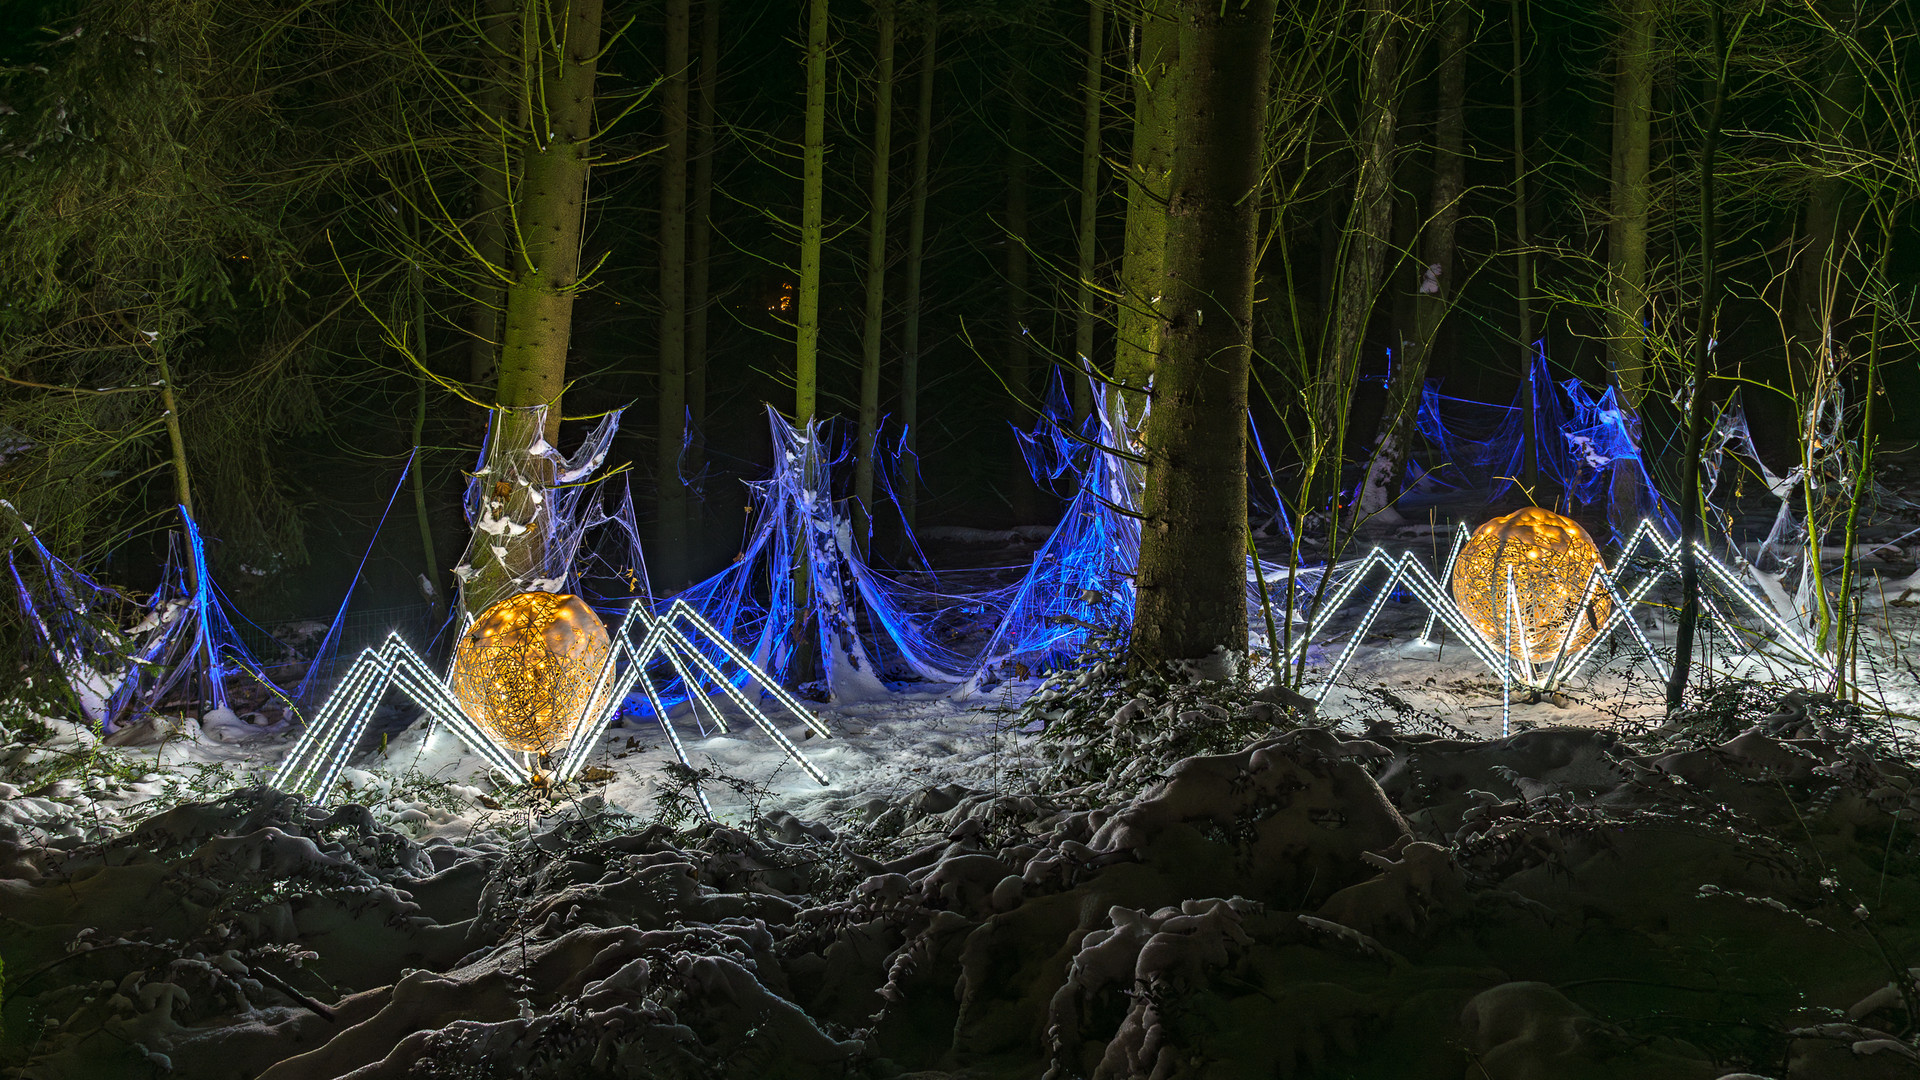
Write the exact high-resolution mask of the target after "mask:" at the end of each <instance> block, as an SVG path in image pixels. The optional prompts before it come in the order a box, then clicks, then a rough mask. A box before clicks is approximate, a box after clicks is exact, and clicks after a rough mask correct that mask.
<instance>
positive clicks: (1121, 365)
mask: <svg viewBox="0 0 1920 1080" xmlns="http://www.w3.org/2000/svg"><path fill="white" fill-rule="evenodd" d="M1141 8H1142V10H1141V14H1140V27H1139V32H1140V48H1139V54H1138V55H1137V56H1136V57H1135V58H1134V61H1133V72H1132V77H1133V151H1132V155H1131V157H1130V159H1129V161H1128V165H1127V224H1126V236H1125V239H1124V241H1123V248H1122V251H1121V256H1120V306H1119V311H1118V312H1117V313H1116V318H1115V320H1114V322H1115V332H1114V353H1113V378H1114V381H1115V382H1118V383H1120V384H1121V385H1122V386H1124V387H1129V388H1131V390H1130V391H1128V392H1124V393H1122V394H1121V395H1120V396H1119V402H1120V403H1121V404H1123V405H1124V406H1125V409H1126V415H1125V417H1123V418H1122V420H1123V422H1122V423H1121V424H1120V425H1118V426H1119V428H1120V429H1121V430H1132V429H1133V428H1134V427H1136V426H1137V425H1138V424H1139V422H1140V413H1141V407H1142V405H1143V403H1144V402H1145V400H1146V399H1145V397H1144V396H1142V393H1141V391H1143V390H1144V389H1145V388H1146V385H1147V379H1148V378H1150V377H1151V376H1152V375H1153V368H1154V358H1155V357H1156V356H1157V355H1158V354H1159V351H1160V344H1159V334H1160V315H1159V311H1158V307H1157V304H1156V301H1157V300H1158V299H1159V297H1160V294H1161V283H1162V279H1163V278H1164V276H1165V270H1166V258H1167V200H1168V197H1169V194H1170V185H1171V183H1172V179H1173V140H1174V121H1175V118H1176V117H1177V116H1178V115H1179V101H1180V71H1181V65H1180V23H1179V20H1178V18H1177V16H1176V5H1175V0H1144V2H1143V3H1142V5H1141Z"/></svg>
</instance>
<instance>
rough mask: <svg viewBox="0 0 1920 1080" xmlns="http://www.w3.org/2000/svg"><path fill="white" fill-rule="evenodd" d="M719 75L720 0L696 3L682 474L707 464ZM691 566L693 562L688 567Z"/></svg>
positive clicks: (697, 524) (690, 543)
mask: <svg viewBox="0 0 1920 1080" xmlns="http://www.w3.org/2000/svg"><path fill="white" fill-rule="evenodd" d="M719 80H720V0H705V2H704V3H702V4H701V5H700V82H699V104H698V105H697V106H696V107H695V111H696V114H695V118H694V126H693V194H692V200H693V205H692V208H691V210H690V211H689V213H688V216H687V275H688V276H687V416H688V419H689V422H690V423H691V424H692V426H693V441H692V442H691V443H690V444H688V446H687V450H686V453H687V462H686V469H685V474H686V475H688V476H693V477H699V476H703V475H705V473H706V467H707V438H706V429H707V314H708V305H709V289H710V285H711V282H712V271H713V252H712V246H713V229H712V221H711V218H712V216H713V157H714V152H715V151H714V140H715V137H716V134H717V133H716V131H715V129H714V120H715V117H716V115H717V113H718V109H719V103H718V100H717V98H718V94H719ZM704 509H705V507H704V503H703V501H702V500H700V499H696V500H695V501H694V502H692V503H690V504H688V506H687V516H686V521H687V548H688V550H689V551H698V550H699V548H700V537H701V533H702V531H703V528H702V527H703V525H704V524H705V523H704V521H703V520H702V518H703V516H704ZM689 569H693V568H689Z"/></svg>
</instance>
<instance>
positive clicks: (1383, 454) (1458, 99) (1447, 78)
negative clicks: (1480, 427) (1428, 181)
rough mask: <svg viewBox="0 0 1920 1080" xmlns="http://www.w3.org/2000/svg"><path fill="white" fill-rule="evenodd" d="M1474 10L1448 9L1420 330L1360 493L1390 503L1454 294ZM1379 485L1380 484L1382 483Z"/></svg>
mask: <svg viewBox="0 0 1920 1080" xmlns="http://www.w3.org/2000/svg"><path fill="white" fill-rule="evenodd" d="M1472 16H1473V12H1472V9H1471V7H1470V6H1469V4H1468V3H1467V0H1448V2H1447V3H1445V4H1444V5H1443V8H1442V12H1441V25H1440V39H1439V43H1438V47H1439V56H1438V62H1437V64H1436V66H1435V71H1434V79H1435V82H1436V83H1438V91H1439V101H1438V103H1437V104H1436V106H1435V109H1434V126H1433V182H1432V185H1431V187H1430V189H1429V191H1428V197H1427V221H1426V228H1425V231H1424V233H1423V235H1422V236H1421V245H1420V246H1421V252H1420V254H1421V263H1422V266H1421V271H1420V273H1419V275H1418V277H1419V284H1418V286H1417V287H1416V288H1415V290H1414V294H1413V332H1412V334H1411V335H1409V336H1408V338H1407V339H1406V340H1403V341H1401V342H1400V355H1399V356H1398V357H1396V358H1395V363H1394V364H1393V370H1392V373H1391V377H1390V379H1389V380H1388V387H1387V407H1386V411H1385V412H1384V413H1383V414H1382V415H1381V418H1380V435H1379V437H1378V439H1377V440H1376V442H1375V446H1374V459H1373V463H1372V465H1371V466H1370V467H1369V469H1368V474H1367V484H1368V489H1369V490H1368V493H1367V494H1366V495H1363V496H1362V497H1361V499H1360V504H1361V506H1362V507H1365V506H1367V505H1368V504H1369V503H1370V502H1372V503H1375V504H1377V505H1380V506H1385V505H1386V497H1387V494H1388V492H1389V491H1390V490H1391V489H1392V483H1393V481H1394V480H1395V479H1397V478H1398V477H1399V475H1400V473H1401V470H1402V469H1404V468H1405V466H1406V461H1407V450H1408V447H1409V445H1410V444H1411V440H1412V438H1413V430H1414V415H1415V413H1416V412H1417V410H1418V407H1419V403H1420V388H1421V386H1422V385H1423V384H1424V383H1425V381H1426V377H1427V369H1428V366H1429V365H1430V364H1431V362H1432V357H1433V354H1434V351H1435V348H1436V342H1437V341H1438V340H1439V337H1440V326H1441V323H1442V322H1443V321H1444V320H1445V319H1446V316H1447V311H1448V309H1449V308H1450V307H1452V297H1453V295H1454V291H1453V290H1454V286H1453V263H1454V236H1455V234H1456V233H1457V232H1458V230H1459V225H1460V198H1461V193H1462V192H1463V191H1465V190H1466V163H1467V158H1466V100H1467V52H1468V50H1469V49H1470V48H1471V47H1472V44H1473V18H1472ZM1376 489H1377V490H1376Z"/></svg>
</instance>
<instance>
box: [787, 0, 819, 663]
mask: <svg viewBox="0 0 1920 1080" xmlns="http://www.w3.org/2000/svg"><path fill="white" fill-rule="evenodd" d="M826 174H827V0H808V5H807V108H806V115H805V121H804V130H803V133H802V135H801V143H800V287H799V295H798V297H797V298H796V300H795V304H794V307H795V324H796V325H795V328H794V331H795V332H794V362H793V391H794V393H793V422H794V423H795V424H796V425H798V426H799V428H800V430H801V431H802V432H803V433H804V432H805V431H806V430H807V425H809V424H811V423H812V422H813V419H814V409H815V406H816V403H817V401H818V389H819V386H818V383H819V373H820V242H821V237H820V228H821V218H822V217H823V216H824V212H825V209H826V192H827V189H826ZM809 482H811V478H809ZM791 569H792V573H793V604H794V607H793V610H794V611H795V612H796V613H799V614H797V615H796V617H795V619H794V624H793V627H792V631H793V637H792V639H791V640H792V642H793V653H792V659H791V661H790V664H789V668H788V670H790V671H803V672H804V671H807V670H809V669H810V668H812V666H813V664H814V662H815V660H816V659H818V657H816V656H815V652H814V637H813V634H812V633H811V632H810V630H809V620H808V619H807V617H806V615H805V614H804V613H805V612H807V611H810V610H812V607H813V572H812V568H811V567H810V565H809V564H808V561H807V545H805V544H795V545H794V564H793V566H792V568H791Z"/></svg>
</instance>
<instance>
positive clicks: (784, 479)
mask: <svg viewBox="0 0 1920 1080" xmlns="http://www.w3.org/2000/svg"><path fill="white" fill-rule="evenodd" d="M767 425H768V427H769V429H770V430H771V434H772V442H773V456H774V461H773V470H772V473H771V474H770V475H769V476H768V477H767V478H766V479H765V480H760V481H753V482H749V483H748V485H747V486H748V488H749V490H750V492H751V494H752V500H753V508H754V509H753V514H752V517H751V520H750V523H749V525H748V527H747V531H746V537H745V540H744V542H743V543H742V545H741V549H740V553H739V554H738V555H736V556H735V557H734V560H733V563H732V564H731V565H730V566H728V567H727V568H726V569H725V570H722V571H721V572H720V573H718V574H715V575H714V576H712V577H710V578H708V579H706V580H705V581H702V582H699V583H697V584H695V585H692V586H690V587H688V588H687V589H686V590H685V591H684V592H682V593H680V595H679V596H678V597H677V599H680V600H684V601H686V602H687V603H688V604H689V605H690V606H692V607H693V608H694V609H695V610H696V611H698V612H700V614H701V615H702V616H704V617H705V618H706V619H707V621H709V622H710V623H712V624H713V625H714V626H715V627H716V628H717V629H719V631H720V632H721V633H722V634H725V635H726V636H727V637H728V638H729V639H730V640H732V641H734V642H737V643H739V644H740V645H741V646H742V647H743V648H745V649H746V650H747V651H748V653H749V654H750V655H751V657H752V658H753V661H754V663H755V664H756V665H758V666H759V667H761V668H763V669H764V670H766V671H768V672H769V673H771V674H772V675H773V676H774V677H775V678H778V679H781V680H783V681H785V682H788V683H792V684H800V685H804V684H807V683H818V684H820V685H821V686H822V687H823V688H824V689H826V690H827V691H828V692H829V693H830V694H831V695H832V696H833V697H834V698H835V699H837V700H848V699H854V700H857V699H862V698H872V697H877V696H880V695H883V694H886V693H888V692H889V691H888V687H887V683H888V682H889V681H900V680H915V681H928V682H938V683H958V682H962V681H964V680H966V679H967V678H968V676H969V675H970V674H971V673H972V671H973V670H974V667H975V664H974V659H973V657H972V656H971V655H970V654H969V653H968V652H967V651H966V650H964V649H963V648H960V647H957V646H956V641H957V640H958V639H959V638H960V637H962V636H964V635H963V634H962V633H961V632H960V631H961V630H962V628H963V627H964V626H966V625H967V624H970V623H978V622H983V621H989V620H990V619H991V618H992V615H993V614H994V613H995V612H996V611H997V609H998V606H999V605H1000V600H999V597H998V595H997V594H996V593H995V592H992V591H989V592H986V593H983V594H979V595H956V594H949V593H943V592H940V591H937V590H931V589H923V588H920V587H918V586H914V585H910V584H907V583H905V582H903V581H900V580H897V579H895V578H893V577H891V576H888V575H884V574H882V573H880V572H878V571H876V570H875V569H874V568H873V567H871V566H870V565H869V564H868V562H867V559H866V558H865V556H864V555H863V554H862V553H861V552H860V550H859V548H858V546H857V545H856V544H855V542H854V535H853V525H852V521H851V519H850V517H849V515H848V514H847V513H846V512H845V510H844V508H843V507H842V506H841V505H840V504H839V503H838V502H837V501H836V500H835V499H834V496H833V468H834V466H835V465H836V464H837V463H838V462H839V461H841V460H842V459H843V458H844V455H842V454H829V453H828V452H827V450H826V449H825V446H824V445H823V441H822V435H821V428H820V425H819V423H818V422H814V423H809V424H808V425H807V426H806V428H805V429H804V430H802V429H799V428H796V427H795V426H794V425H793V424H791V423H789V422H788V421H787V420H786V419H785V418H784V417H782V416H781V415H780V414H779V413H778V412H777V411H775V410H774V409H773V408H772V407H768V409H767ZM803 643H804V644H805V646H806V647H805V648H803V647H802V646H803Z"/></svg>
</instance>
